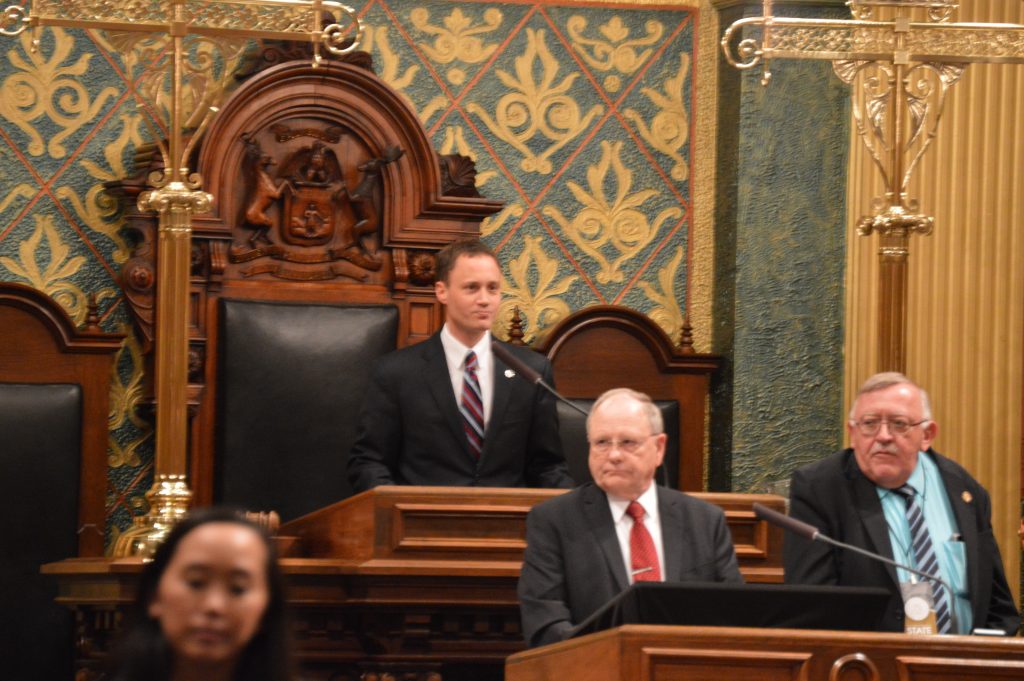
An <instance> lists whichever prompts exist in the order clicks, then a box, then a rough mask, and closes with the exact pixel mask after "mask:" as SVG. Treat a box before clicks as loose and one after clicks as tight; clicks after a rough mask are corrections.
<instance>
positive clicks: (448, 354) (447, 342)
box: [441, 323, 491, 368]
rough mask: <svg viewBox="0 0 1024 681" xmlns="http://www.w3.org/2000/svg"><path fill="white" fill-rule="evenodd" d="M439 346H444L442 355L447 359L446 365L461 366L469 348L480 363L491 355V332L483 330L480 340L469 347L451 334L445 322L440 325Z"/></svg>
mask: <svg viewBox="0 0 1024 681" xmlns="http://www.w3.org/2000/svg"><path fill="white" fill-rule="evenodd" d="M441 346H442V347H443V348H444V356H445V359H447V360H448V366H450V367H459V368H463V363H464V362H465V361H466V353H468V352H469V351H470V350H472V351H473V352H475V353H476V356H477V361H478V362H479V363H480V364H481V365H482V364H483V363H484V361H485V360H486V359H488V358H490V356H491V332H490V331H485V332H484V335H483V336H482V337H481V338H480V340H478V341H477V342H476V345H474V346H473V347H471V348H470V347H467V346H465V345H463V344H462V342H461V341H460V340H459V339H457V338H456V337H455V336H453V335H452V332H451V331H449V330H448V324H447V323H446V324H445V325H444V326H442V327H441Z"/></svg>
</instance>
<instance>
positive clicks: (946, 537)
mask: <svg viewBox="0 0 1024 681" xmlns="http://www.w3.org/2000/svg"><path fill="white" fill-rule="evenodd" d="M907 484H908V485H910V486H911V487H913V488H914V491H915V492H916V493H917V499H918V502H917V503H918V504H920V506H921V510H922V511H923V512H924V519H925V522H926V523H927V524H928V534H929V535H931V538H932V545H933V546H934V547H935V557H936V559H937V560H938V563H939V572H940V573H941V575H940V576H941V577H942V578H943V579H944V580H946V582H948V583H949V584H950V585H951V586H952V587H953V590H954V591H955V592H956V619H957V625H958V629H957V633H961V634H968V633H970V632H971V625H972V624H973V622H972V619H973V613H972V612H971V601H970V593H969V592H968V590H967V554H966V552H965V547H964V543H963V541H962V540H961V539H960V530H959V528H958V526H957V523H956V516H954V515H953V508H952V507H951V506H950V504H949V496H948V495H947V494H946V488H945V486H944V485H943V484H942V477H941V476H940V475H939V468H938V466H936V465H935V462H934V461H932V459H931V457H929V456H928V455H926V454H925V453H924V452H918V454H917V466H915V467H914V472H913V473H912V474H911V475H910V479H909V480H907ZM876 490H877V491H878V498H879V499H880V500H881V501H882V512H883V513H884V514H885V522H886V524H888V526H889V542H890V543H891V544H892V555H893V560H895V561H896V562H897V563H903V564H904V565H910V566H911V567H915V568H916V567H917V565H916V564H915V560H914V551H913V548H912V547H911V542H910V524H909V523H908V522H907V504H906V502H905V501H904V500H903V497H901V496H900V495H899V494H896V493H895V492H893V491H892V490H889V489H885V488H884V487H876ZM896 575H897V577H899V580H900V581H901V582H908V581H911V575H912V573H910V572H908V571H907V570H904V569H902V568H897V569H896ZM915 579H919V578H918V577H916V576H915ZM932 588H933V589H936V588H942V587H941V586H939V585H935V584H933V587H932Z"/></svg>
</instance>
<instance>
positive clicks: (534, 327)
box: [496, 236, 576, 343]
mask: <svg viewBox="0 0 1024 681" xmlns="http://www.w3.org/2000/svg"><path fill="white" fill-rule="evenodd" d="M524 243H525V248H524V249H523V250H522V251H521V252H520V254H519V256H517V257H516V258H513V259H512V260H511V261H509V262H508V264H507V266H506V267H507V269H508V276H507V277H506V280H505V284H504V286H503V287H502V289H503V294H504V295H503V299H502V301H501V307H500V308H499V309H498V317H497V323H496V327H497V328H498V329H499V331H500V332H503V331H504V330H506V329H508V328H509V322H510V320H511V319H512V315H513V313H514V310H515V308H519V314H520V317H522V319H523V321H524V322H525V328H526V332H525V334H524V336H523V340H525V341H526V342H528V343H529V342H531V341H532V340H533V339H534V338H535V337H536V335H537V332H538V330H540V329H544V328H547V327H549V326H552V325H554V324H557V323H558V322H559V321H561V320H562V319H564V318H565V317H567V316H569V305H568V304H567V303H566V302H565V300H564V299H563V296H564V295H565V293H566V292H567V291H568V290H569V287H570V286H571V285H572V283H573V282H574V281H575V280H576V275H568V276H564V277H559V276H558V269H559V267H558V265H559V263H558V259H556V258H553V257H551V256H550V255H548V254H547V253H545V252H544V248H543V246H541V238H540V237H531V236H528V237H526V238H525V239H524ZM502 335H503V334H502Z"/></svg>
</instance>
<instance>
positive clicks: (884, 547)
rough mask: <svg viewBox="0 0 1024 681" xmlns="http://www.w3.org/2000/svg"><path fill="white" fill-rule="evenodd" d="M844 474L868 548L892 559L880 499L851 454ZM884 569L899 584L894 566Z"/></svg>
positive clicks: (872, 484) (890, 543)
mask: <svg viewBox="0 0 1024 681" xmlns="http://www.w3.org/2000/svg"><path fill="white" fill-rule="evenodd" d="M846 475H847V476H848V477H849V478H850V479H851V480H850V483H851V485H852V487H853V503H854V504H855V505H856V507H857V514H858V515H860V519H861V522H862V523H863V524H864V529H865V530H866V531H867V534H868V538H869V539H870V540H871V544H872V546H869V547H868V549H869V550H873V551H874V552H875V553H878V554H881V555H883V556H885V557H886V558H888V559H889V560H892V559H893V553H892V542H891V541H890V540H889V525H888V523H886V522H885V514H884V513H883V512H882V501H881V500H880V499H879V498H878V491H877V490H876V489H875V484H874V483H873V482H871V481H870V480H868V479H867V478H866V477H865V476H864V474H863V473H861V472H860V469H859V468H857V462H856V460H855V459H854V458H853V455H851V456H850V459H849V460H848V461H847V463H846ZM885 571H886V572H887V573H888V575H889V578H890V579H892V582H893V584H896V585H899V579H898V578H897V577H896V568H894V567H893V566H892V565H886V566H885Z"/></svg>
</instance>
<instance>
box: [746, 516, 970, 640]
mask: <svg viewBox="0 0 1024 681" xmlns="http://www.w3.org/2000/svg"><path fill="white" fill-rule="evenodd" d="M753 509H754V515H756V516H757V517H758V518H760V519H761V520H767V521H768V522H770V523H771V524H772V525H776V526H778V527H781V528H782V529H784V530H789V531H790V532H792V533H793V534H796V535H799V536H801V537H803V538H804V539H807V540H810V541H815V540H817V541H820V542H824V543H826V544H830V545H832V546H835V547H838V548H840V549H845V550H847V551H853V552H854V553H859V554H861V555H862V556H867V557H868V558H872V559H874V560H877V561H879V562H882V563H886V564H888V565H892V566H893V567H898V568H903V569H904V570H906V571H907V572H910V573H912V574H915V575H918V576H919V577H923V578H925V579H927V580H930V581H933V582H938V583H939V584H941V585H942V586H943V587H944V588H945V589H946V593H948V594H949V617H950V622H951V623H952V628H953V633H959V632H960V625H959V623H958V621H957V616H956V592H955V591H953V587H951V586H950V585H949V583H948V582H946V580H944V579H942V577H939V575H937V574H932V573H931V572H924V571H923V570H918V569H917V568H912V567H910V566H909V565H904V564H902V563H897V562H896V561H894V560H892V559H891V558H886V557H885V556H882V555H879V554H877V553H874V552H873V551H868V550H867V549H862V548H861V547H859V546H854V545H853V544H847V543H846V542H841V541H839V540H836V539H832V538H831V537H829V536H828V535H825V534H822V533H821V530H819V529H818V528H816V527H815V526H814V525H810V524H808V523H805V522H804V521H802V520H797V519H796V518H791V517H789V516H788V515H785V514H784V513H779V512H778V511H774V510H772V509H770V508H768V507H767V506H764V505H763V504H758V503H755V504H754V506H753Z"/></svg>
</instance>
